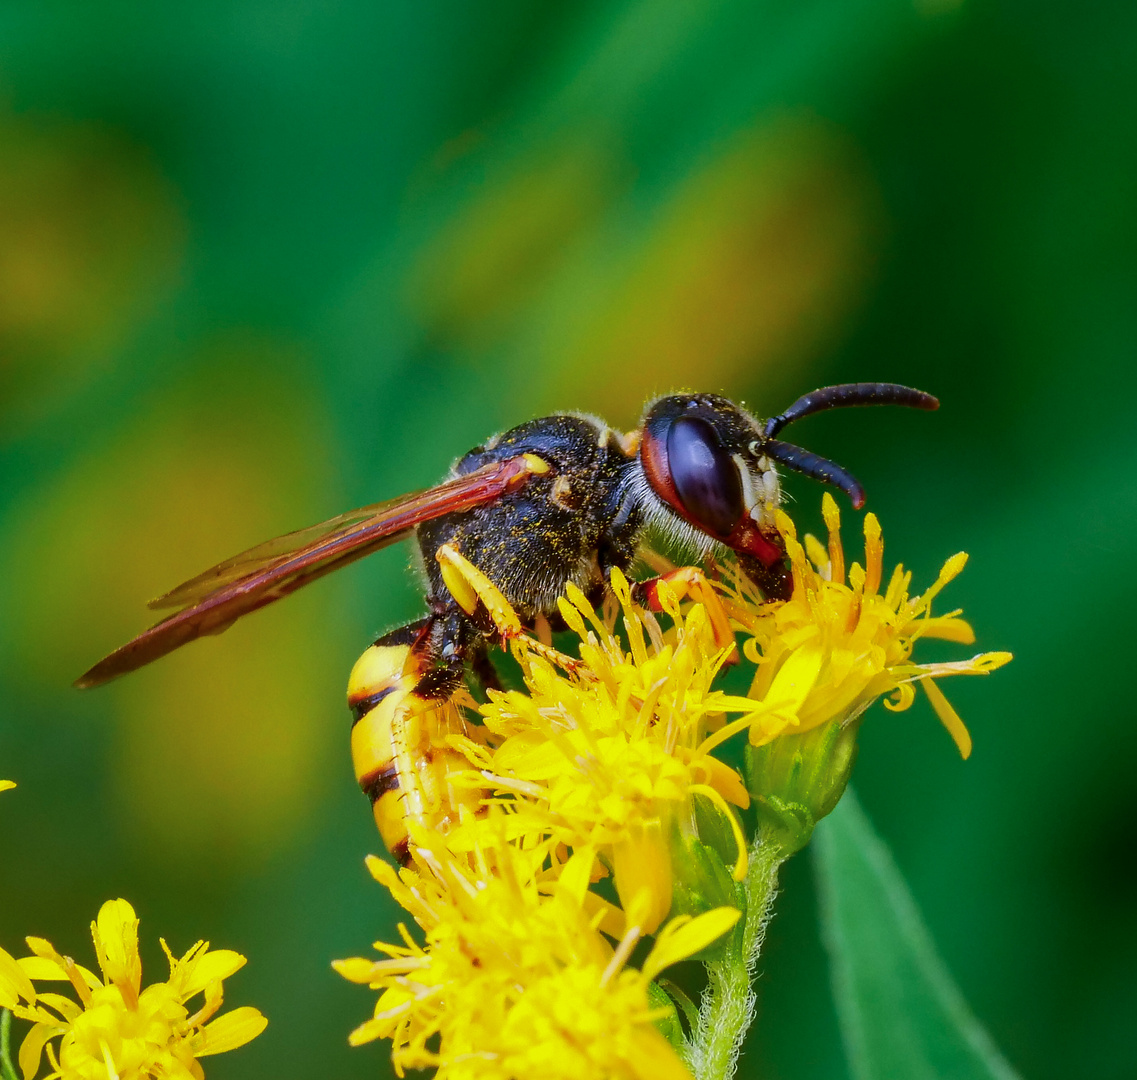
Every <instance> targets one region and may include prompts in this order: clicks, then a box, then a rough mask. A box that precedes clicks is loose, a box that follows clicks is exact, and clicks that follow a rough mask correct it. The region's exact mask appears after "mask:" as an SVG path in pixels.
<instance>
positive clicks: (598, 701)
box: [453, 570, 758, 933]
mask: <svg viewBox="0 0 1137 1080" xmlns="http://www.w3.org/2000/svg"><path fill="white" fill-rule="evenodd" d="M612 587H613V592H614V593H615V596H616V599H617V601H618V602H619V607H620V609H621V612H622V616H623V618H622V624H623V630H624V634H625V636H626V638H627V645H626V646H625V645H624V643H623V641H622V640H621V638H620V637H618V636H617V634H616V633H615V622H616V619H615V612H614V611H613V612H612V614H611V615H610V617H609V619H607V620H604V619H601V618H600V617H599V616H598V614H597V613H596V612H595V611H594V610H593V608H592V606H591V605H590V604H589V602H588V600H587V599H586V598H585V597H584V595H583V594H582V593H581V592H580V590H579V589H577V588H576V587H575V586H573V585H570V586H569V587H568V591H567V593H566V597H565V598H564V599H562V601H561V604H560V610H561V615H562V616H563V618H564V620H565V622H566V623H567V625H568V626H569V627H570V628H571V629H572V630H573V631H574V632H575V633H576V634H577V635H578V636H579V637H580V663H579V664H575V663H574V664H572V665H570V666H568V670H567V671H562V670H559V669H558V668H557V667H555V666H554V665H553V664H552V663H550V662H549V661H548V660H547V659H546V658H545V657H544V656H543V655H542V654H540V653H538V652H534V651H532V650H531V649H530V648H529V647H528V645H527V641H526V639H524V638H522V639H520V640H519V641H518V643H517V647H516V653H517V655H518V659H519V660H520V662H521V665H522V671H523V674H524V678H525V687H526V688H525V691H524V692H521V691H510V692H507V693H498V692H491V693H490V702H489V704H487V705H485V706H483V707H482V710H481V712H482V715H483V717H484V721H485V729H486V730H487V731H488V732H489V733H490V736H491V739H492V740H493V742H494V743H496V746H493V747H489V748H487V747H483V746H473V745H471V744H465V749H466V751H467V753H468V755H469V757H470V759H471V761H472V762H474V763H475V764H477V765H479V766H480V769H481V771H480V773H479V774H478V776H477V777H476V778H474V779H473V780H472V782H476V783H479V784H481V785H486V784H487V783H488V784H489V785H490V786H491V789H493V790H496V791H497V792H498V793H499V794H500V795H503V796H506V797H507V798H509V803H508V806H509V809H510V811H511V815H510V830H511V833H512V835H521V834H525V835H528V836H531V837H546V836H547V837H552V838H553V839H555V840H556V841H558V842H559V843H563V844H565V845H567V846H569V847H571V848H574V849H575V848H579V847H581V846H582V845H588V846H591V847H593V848H595V849H596V850H597V851H599V852H600V853H601V855H602V856H603V859H604V861H605V863H606V864H607V865H609V866H610V867H611V868H612V870H613V873H614V875H615V884H616V888H617V891H618V893H619V896H620V900H621V903H622V905H623V907H624V910H625V912H626V913H627V915H628V917H629V919H631V920H632V922H634V923H636V924H637V925H640V926H642V928H643V929H644V931H645V932H647V933H650V932H652V931H654V930H655V929H656V927H658V926H659V925H660V923H661V922H662V921H663V919H664V918H665V917H666V916H667V913H668V911H669V909H670V908H671V905H672V879H673V869H672V865H671V859H672V855H671V853H672V851H673V849H674V847H675V843H674V841H675V838H676V836H677V835H684V834H685V835H691V834H692V833H693V831H694V803H693V800H694V798H695V796H703V797H705V798H707V799H709V800H710V802H711V803H712V804H714V805H715V806H716V807H717V808H718V812H719V813H720V814H721V815H724V816H725V818H726V820H727V821H728V822H729V824H730V827H731V829H732V830H733V831H734V834H735V851H734V853H733V861H734V865H735V871H736V878H737V879H739V880H740V879H741V878H742V877H743V876H744V874H745V870H746V844H745V840H744V838H743V835H742V830H741V827H740V826H739V824H738V821H737V819H736V818H735V815H734V814H733V813H732V812H731V811H730V809H729V807H728V805H727V804H728V803H733V804H734V805H736V806H741V807H745V806H747V805H748V804H749V796H748V795H747V792H746V788H745V787H744V786H743V783H742V779H741V777H740V776H739V775H738V773H737V772H736V771H735V770H734V769H732V768H730V767H729V766H727V765H725V764H724V763H723V762H721V761H719V760H718V759H717V758H714V757H713V756H711V755H710V754H708V753H704V752H702V751H701V749H700V747H701V745H702V744H703V742H704V741H705V739H706V736H707V733H708V731H713V730H715V729H717V728H719V727H721V726H722V724H723V721H724V714H725V713H732V712H733V713H738V712H741V713H743V714H745V715H749V714H750V713H752V712H753V711H754V709H755V708H758V706H756V705H755V704H754V703H753V702H751V701H749V700H748V699H746V698H741V697H731V696H729V695H727V694H724V693H722V692H721V691H718V690H714V689H713V688H712V684H713V682H714V680H715V677H716V676H717V675H718V673H719V671H720V670H721V668H722V666H723V664H724V663H725V662H726V660H727V658H728V657H729V656H730V654H731V652H732V649H731V648H729V647H728V648H722V647H720V646H719V645H718V644H717V643H716V641H715V634H714V630H713V628H712V625H711V622H710V620H709V619H708V617H707V611H706V608H705V607H703V606H702V605H700V604H695V605H692V606H690V607H689V608H688V610H687V611H686V612H682V611H680V608H679V605H678V603H677V602H676V601H675V598H674V594H672V593H670V592H669V590H668V588H667V586H666V585H665V584H661V587H660V595H661V597H662V598H663V600H664V603H665V605H666V608H667V611H668V614H669V616H670V619H671V622H672V626H671V628H670V629H669V630H668V631H667V632H666V633H664V632H663V631H661V630H660V627H659V624H658V622H657V621H656V619H655V618H654V617H653V616H652V615H650V614H649V613H647V612H645V611H643V610H642V609H641V608H639V607H637V606H636V605H635V604H633V602H632V598H631V592H630V589H629V586H628V583H627V581H626V580H625V578H624V577H623V575H622V574H620V572H619V571H618V570H614V571H613V573H612ZM479 827H480V826H479V825H478V824H477V823H471V824H468V825H467V826H466V827H465V828H464V829H459V830H458V831H457V833H456V834H455V836H454V838H453V843H455V844H462V843H463V839H464V836H465V835H466V834H472V835H477V833H478V830H479Z"/></svg>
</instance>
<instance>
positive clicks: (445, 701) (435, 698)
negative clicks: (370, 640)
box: [347, 613, 481, 865]
mask: <svg viewBox="0 0 1137 1080" xmlns="http://www.w3.org/2000/svg"><path fill="white" fill-rule="evenodd" d="M464 629H465V628H464V627H463V626H462V625H461V618H460V616H458V615H457V614H456V613H455V614H452V615H450V616H449V617H447V615H439V614H435V615H431V616H429V617H428V618H426V619H424V620H422V621H420V622H417V623H412V624H410V625H409V626H405V627H402V628H400V629H399V630H395V631H393V632H392V633H390V634H387V635H386V636H385V637H382V638H380V639H379V640H378V641H377V642H376V643H375V644H374V645H372V646H371V647H370V648H369V649H368V650H367V651H366V652H365V653H364V654H363V655H362V656H361V657H360V658H359V660H358V661H357V662H356V664H355V667H354V668H353V669H352V672H351V678H350V680H349V682H348V692H347V700H348V706H349V707H350V709H351V712H352V718H353V725H352V730H351V755H352V760H353V763H354V765H355V776H356V779H357V780H358V781H359V786H360V787H361V788H362V789H363V792H364V794H366V795H367V797H368V798H369V799H370V800H371V806H372V812H373V813H374V815H375V824H376V825H377V826H378V828H379V833H380V835H381V836H382V838H383V842H384V844H386V846H387V849H388V850H389V851H390V852H391V854H392V855H394V856H395V858H396V859H397V860H398V861H399V862H400V863H402V864H403V865H406V864H407V863H408V862H409V861H410V857H411V856H410V834H411V825H412V824H414V825H418V826H421V827H423V828H424V829H428V830H434V831H446V830H447V829H449V828H451V827H452V826H453V825H455V824H457V823H458V821H460V820H461V819H462V818H463V816H464V815H466V814H468V813H477V812H478V809H479V805H480V797H481V796H480V794H479V793H478V792H477V791H475V790H471V789H469V788H466V787H462V786H460V785H458V784H456V783H455V778H456V776H457V775H458V774H459V773H462V772H466V771H468V770H469V769H470V763H469V761H468V760H467V759H466V757H465V756H464V755H463V754H462V753H461V752H460V751H458V750H457V749H455V748H454V746H453V737H455V736H459V737H463V738H465V739H469V738H471V736H472V731H473V729H472V728H471V726H470V725H469V724H468V722H467V721H466V718H465V716H464V715H463V703H462V702H461V700H460V699H461V696H462V695H461V689H462V676H463V670H464V659H465V648H464V640H463V639H464V638H465V636H466V635H465V634H464V633H463V630H464Z"/></svg>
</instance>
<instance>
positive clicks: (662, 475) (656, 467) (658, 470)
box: [640, 427, 691, 521]
mask: <svg viewBox="0 0 1137 1080" xmlns="http://www.w3.org/2000/svg"><path fill="white" fill-rule="evenodd" d="M640 462H641V464H642V465H643V470H644V475H645V476H646V477H647V482H648V483H649V484H650V485H651V490H652V491H654V492H655V493H656V495H658V496H659V497H660V498H661V499H662V500H663V501H664V502H665V503H667V505H668V506H670V507H671V509H672V510H674V511H675V513H677V514H678V515H679V516H680V517H681V518H682V519H683V520H684V521H690V520H691V515H690V514H688V513H687V510H686V507H684V505H683V504H682V503H681V502H680V501H679V493H678V492H677V491H676V490H675V484H674V482H673V481H672V479H671V469H670V468H669V467H668V464H667V439H666V438H663V439H661V438H659V436H657V435H655V434H653V433H652V432H651V430H650V429H649V428H646V427H645V428H644V431H643V439H642V440H641V442H640Z"/></svg>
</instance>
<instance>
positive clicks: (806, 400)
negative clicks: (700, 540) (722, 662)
mask: <svg viewBox="0 0 1137 1080" xmlns="http://www.w3.org/2000/svg"><path fill="white" fill-rule="evenodd" d="M938 404H939V402H938V401H936V399H935V398H934V397H932V396H931V395H930V394H925V393H924V392H923V391H920V390H912V389H910V388H909V387H905V386H898V385H896V384H894V383H847V384H843V385H841V386H829V387H825V388H824V389H821V390H815V391H813V392H812V393H810V394H806V395H805V396H804V397H802V398H799V399H798V400H797V401H796V402H794V404H793V405H791V406H790V408H788V409H787V410H786V411H785V412H784V413H780V414H779V415H778V416H775V417H772V418H771V419H769V420H767V421H765V422H764V423H760V422H759V421H758V420H756V419H755V418H754V417H753V416H751V415H750V414H749V413H748V412H746V410H744V409H742V408H740V407H739V406H738V405H736V404H734V402H732V401H729V400H728V399H726V398H724V397H720V396H718V395H717V394H674V395H672V396H670V397H664V398H660V399H659V400H657V401H655V402H653V403H652V404H651V405H650V406H649V407H648V410H647V413H646V415H645V416H644V421H643V427H642V429H641V436H640V450H639V454H640V463H641V467H642V469H643V475H644V479H645V481H646V483H647V486H648V487H649V488H650V490H651V494H652V495H653V496H654V497H655V498H654V500H649V502H658V503H661V504H662V510H661V512H662V515H663V516H664V517H667V516H668V512H670V515H674V517H677V518H678V519H679V523H680V525H679V528H678V529H676V528H674V525H675V522H674V521H673V520H672V521H671V522H670V524H672V525H673V528H672V531H673V532H679V533H680V534H681V535H682V534H683V533H686V534H687V536H688V538H692V537H691V533H692V532H693V533H694V534H695V536H696V537H697V536H698V535H699V534H702V536H703V537H706V538H709V539H710V540H713V541H717V542H718V543H720V544H723V545H725V546H726V547H728V548H730V549H731V550H732V551H734V552H735V553H736V554H737V556H738V559H739V562H740V564H741V565H742V567H743V569H744V570H745V571H746V572H747V573H748V574H749V575H750V576H751V577H752V578H754V579H755V582H756V583H757V584H758V585H759V586H760V587H761V588H762V589H763V591H764V592H765V593H766V595H767V596H770V597H771V598H775V599H780V598H782V597H784V596H785V595H787V594H788V590H789V578H788V572H787V571H786V569H785V562H784V559H785V547H784V545H783V543H782V538H781V535H780V534H779V533H778V530H777V527H776V525H775V521H774V518H775V514H776V511H777V510H778V507H779V505H780V504H781V498H782V490H781V484H780V483H779V480H778V471H777V465H779V464H780V465H784V466H786V467H787V468H789V469H793V470H794V471H796V472H801V473H805V474H806V475H807V476H812V477H814V479H817V480H821V481H823V482H825V483H829V484H833V485H834V486H836V487H839V488H840V489H841V490H842V491H844V492H845V493H846V494H847V495H848V496H849V498H850V500H851V501H852V503H853V505H854V506H855V507H857V508H860V507H861V506H862V505H863V504H864V498H865V496H864V490H863V489H862V487H861V485H860V484H859V483H858V481H857V480H856V478H855V477H854V476H853V475H852V474H851V473H849V472H848V471H847V470H845V469H843V468H842V467H841V466H840V465H838V464H836V462H833V461H829V460H828V459H826V458H822V457H819V456H818V455H817V454H813V453H811V452H810V451H808V450H803V449H802V448H801V447H799V446H794V445H792V444H791V443H786V442H781V441H780V440H778V439H776V438H774V436H775V435H776V434H777V433H778V432H780V431H781V429H782V428H784V427H785V426H786V425H787V424H789V423H792V422H793V421H795V420H799V419H801V417H803V416H808V415H809V414H810V413H814V412H821V411H824V410H827V409H832V408H839V407H844V406H850V405H905V406H908V407H911V408H919V409H934V408H936V407H937V406H938ZM658 516H660V515H657V517H658ZM684 526H685V528H684Z"/></svg>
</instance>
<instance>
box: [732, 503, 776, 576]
mask: <svg viewBox="0 0 1137 1080" xmlns="http://www.w3.org/2000/svg"><path fill="white" fill-rule="evenodd" d="M780 539H781V538H780V537H779V538H777V539H771V538H770V537H768V536H767V535H766V534H765V533H763V532H762V531H761V530H760V529H759V528H758V526H757V525H755V524H754V519H753V518H752V517H751V516H750V515H749V514H746V515H744V516H743V518H742V520H741V521H739V523H738V524H737V525H736V526H735V527H734V532H732V533H731V534H730V537H729V538H728V539H727V541H726V544H727V547H730V548H733V549H734V550H735V551H745V552H746V554H748V555H753V556H754V558H756V559H757V560H758V561H759V562H760V563H761V564H762V565H763V566H765V567H766V568H767V569H769V568H770V567H771V566H773V565H774V564H775V563H777V562H781V560H782V559H784V558H785V557H786V553H785V551H783V550H782V547H781V544H780Z"/></svg>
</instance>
